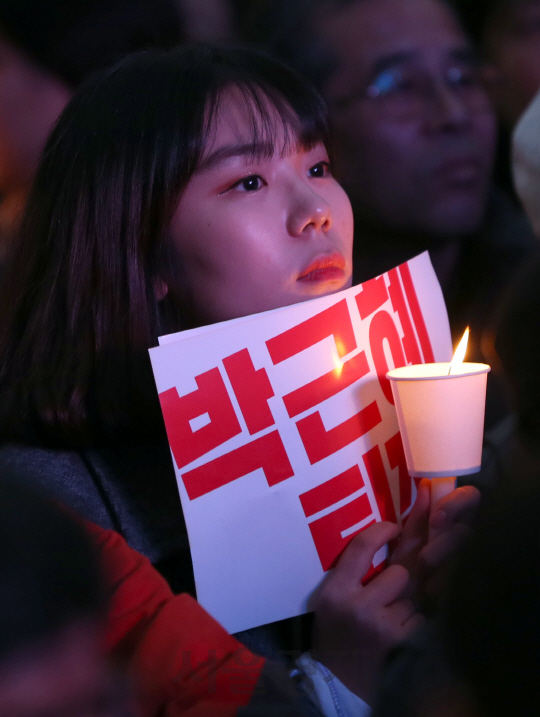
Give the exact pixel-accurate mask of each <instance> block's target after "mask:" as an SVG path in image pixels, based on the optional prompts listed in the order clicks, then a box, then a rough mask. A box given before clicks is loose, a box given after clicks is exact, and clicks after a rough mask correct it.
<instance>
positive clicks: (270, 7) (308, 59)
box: [240, 0, 474, 94]
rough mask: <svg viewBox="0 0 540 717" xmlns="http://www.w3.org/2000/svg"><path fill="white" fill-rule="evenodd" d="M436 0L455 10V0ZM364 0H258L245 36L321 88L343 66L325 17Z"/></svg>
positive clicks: (245, 26) (245, 24) (242, 26)
mask: <svg viewBox="0 0 540 717" xmlns="http://www.w3.org/2000/svg"><path fill="white" fill-rule="evenodd" d="M436 1H440V2H441V3H443V4H444V5H446V6H448V7H450V9H451V10H452V12H453V8H452V0H436ZM473 1H474V0H473ZM361 2H363V0H296V1H295V2H294V3H291V2H290V0H255V1H254V2H252V3H251V7H250V9H249V11H246V13H245V16H244V18H243V20H242V22H241V23H240V31H241V35H242V39H243V40H244V41H245V42H246V43H250V44H253V45H255V46H258V47H263V48H264V49H265V50H266V51H267V52H270V53H271V54H272V55H273V56H274V57H278V58H279V59H280V60H282V61H283V62H286V63H287V64H288V65H290V66H291V67H294V68H295V69H296V70H298V72H300V73H301V74H302V75H303V76H304V77H306V78H307V79H308V80H309V81H310V82H312V83H313V84H314V85H315V87H316V88H317V89H318V90H319V91H320V92H321V91H324V87H325V84H326V82H327V81H328V80H329V78H330V77H331V76H332V75H333V73H334V72H335V71H336V70H337V69H338V67H339V57H338V55H337V53H336V51H335V49H334V48H332V47H330V46H329V45H328V43H327V42H326V39H325V34H324V17H329V16H331V14H332V13H339V12H341V11H342V10H343V9H345V8H347V7H348V6H350V5H357V4H359V3H361ZM454 14H455V13H454ZM323 94H324V92H323Z"/></svg>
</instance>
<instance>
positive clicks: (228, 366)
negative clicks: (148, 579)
mask: <svg viewBox="0 0 540 717" xmlns="http://www.w3.org/2000/svg"><path fill="white" fill-rule="evenodd" d="M451 354H452V346H451V339H450V330H449V325H448V317H447V313H446V308H445V306H444V301H443V298H442V293H441V290H440V287H439V284H438V281H437V279H436V276H435V274H434V272H433V269H432V266H431V263H430V261H429V256H428V254H427V253H426V254H422V255H420V256H419V257H416V258H415V259H412V260H411V261H409V262H407V263H406V264H403V265H401V266H400V267H397V268H396V269H393V270H392V271H390V272H388V273H387V274H384V275H382V276H380V277H377V278H375V279H373V280H371V281H369V282H366V283H365V284H362V285H360V286H356V287H352V288H351V289H346V290H344V291H341V292H339V293H336V294H333V295H330V296H326V297H322V298H319V299H314V300H312V301H308V302H304V303H301V304H295V305H293V306H289V307H284V308H282V309H276V310H274V311H269V312H265V313H262V314H257V315H255V316H249V317H246V318H243V319H236V320H233V321H229V322H223V323H221V324H215V325H212V326H207V327H202V328H200V329H194V330H191V331H186V332H181V333H179V334H175V335H171V336H167V337H162V339H160V346H159V347H156V348H154V349H151V351H150V355H151V360H152V366H153V370H154V375H155V379H156V386H157V390H158V393H159V396H160V401H161V406H162V411H163V416H164V419H165V425H166V428H167V435H168V438H169V443H170V447H171V453H172V456H173V463H174V468H175V472H176V477H177V480H178V487H179V491H180V496H181V500H182V506H183V511H184V515H185V519H186V525H187V529H188V534H189V541H190V547H191V553H192V558H193V567H194V573H195V582H196V588H197V598H198V600H199V602H200V603H201V604H202V605H203V606H204V607H205V608H206V609H207V610H208V611H209V612H210V613H211V614H212V615H213V616H214V617H216V619H218V620H219V621H220V622H221V623H222V624H223V625H224V626H225V627H226V628H227V629H228V630H229V631H230V632H237V631H239V630H243V629H247V628H250V627H254V626H256V625H261V624H264V623H268V622H273V621H275V620H281V619H284V618H287V617H292V616H293V615H298V614H301V613H302V612H305V611H306V610H307V609H308V600H309V596H310V594H311V593H312V591H313V590H314V588H315V587H316V586H317V585H318V584H319V583H320V581H321V579H322V578H323V576H324V574H325V572H326V571H327V570H329V569H331V568H332V566H333V565H334V564H335V562H336V560H337V558H338V557H339V555H340V553H341V552H342V550H343V548H344V547H345V545H346V544H347V542H348V541H349V540H350V539H351V538H352V537H353V536H354V535H355V534H356V533H358V532H359V531H360V530H362V529H363V528H365V527H367V526H368V525H370V524H371V523H372V522H373V521H376V520H392V521H395V520H399V519H400V518H402V517H403V516H406V515H407V513H408V512H409V510H410V508H411V505H412V502H413V501H414V497H415V494H416V488H415V483H414V481H413V480H412V479H411V478H410V477H409V474H408V472H407V467H406V464H405V458H404V455H403V447H402V443H401V437H400V434H399V430H398V425H397V419H396V414H395V409H394V405H393V398H392V392H391V389H390V385H389V382H388V380H387V379H386V373H387V371H388V370H389V369H391V368H394V367H398V366H403V365H405V364H408V363H425V362H432V361H447V360H449V359H450V357H451ZM383 560H384V554H383V553H382V552H381V551H379V554H378V555H377V556H376V558H375V560H374V564H373V566H372V570H376V569H377V567H378V566H379V565H380V564H381V562H382V561H383Z"/></svg>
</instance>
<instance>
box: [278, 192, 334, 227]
mask: <svg viewBox="0 0 540 717" xmlns="http://www.w3.org/2000/svg"><path fill="white" fill-rule="evenodd" d="M290 201H291V205H290V210H289V217H288V222H287V223H288V226H287V229H288V231H289V234H291V236H295V237H301V236H303V235H305V234H306V233H309V232H310V231H323V232H327V231H328V230H329V229H330V227H331V226H332V213H331V210H330V204H329V203H328V202H327V201H326V199H324V197H321V195H320V194H318V193H317V192H315V191H313V190H312V189H311V188H310V187H303V188H302V189H301V190H299V189H297V190H295V191H294V193H293V194H292V195H291V196H290Z"/></svg>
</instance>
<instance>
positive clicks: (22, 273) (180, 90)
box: [0, 47, 328, 446]
mask: <svg viewBox="0 0 540 717" xmlns="http://www.w3.org/2000/svg"><path fill="white" fill-rule="evenodd" d="M231 87H234V88H235V92H236V93H237V96H238V98H239V101H242V102H243V103H244V105H245V107H246V111H247V112H248V113H249V115H248V116H249V117H250V118H251V123H252V128H253V147H254V151H257V149H256V148H257V147H258V146H259V144H260V141H261V140H264V144H265V146H268V151H269V152H271V151H272V149H271V147H270V146H269V141H270V140H272V139H273V134H274V132H275V131H276V127H275V126H273V125H275V121H276V120H275V118H274V119H272V118H269V117H268V114H269V113H268V103H270V105H271V106H273V107H274V108H276V110H277V111H278V115H279V117H281V121H282V122H283V127H284V128H285V130H286V137H288V141H289V142H290V141H294V142H295V143H300V144H301V145H302V146H305V147H306V148H309V147H311V146H313V145H314V144H315V143H316V142H318V141H322V142H324V143H325V144H326V145H327V146H328V127H327V119H326V109H325V106H324V103H323V101H322V100H321V99H320V97H319V96H318V95H317V94H316V93H315V91H314V90H313V89H311V88H310V87H309V86H307V85H306V83H305V81H304V80H303V79H302V78H300V77H299V76H297V75H296V74H295V73H293V72H292V71H291V70H289V69H288V68H286V67H285V66H283V65H281V64H279V63H277V62H276V61H274V60H272V59H270V58H268V57H266V56H265V55H262V54H258V53H256V52H253V51H250V50H241V49H237V50H219V49H212V48H208V47H194V48H184V49H177V50H174V51H171V52H169V53H164V52H150V53H144V54H141V55H139V56H134V57H131V58H128V59H126V60H125V61H123V62H122V63H121V64H120V65H118V66H117V67H116V68H114V69H112V70H110V71H108V72H106V73H104V74H103V75H101V76H100V77H98V78H95V79H93V80H90V81H89V82H88V83H87V84H86V85H85V86H83V87H82V88H81V89H80V91H79V92H78V93H77V94H76V96H75V97H74V99H73V101H72V102H71V103H70V104H69V105H68V107H67V108H66V110H65V111H64V113H63V114H62V116H61V118H60V120H59V122H58V125H57V126H56V128H55V130H54V131H53V133H52V135H51V137H50V139H49V142H48V144H47V146H46V148H45V151H44V155H43V158H42V162H41V165H40V167H39V170H38V173H37V177H36V180H35V184H34V186H33V190H32V192H31V195H30V197H29V200H28V204H27V209H26V212H25V216H24V218H23V224H22V231H21V237H20V241H18V242H17V246H16V248H15V256H14V257H13V262H12V265H11V267H10V270H9V276H8V277H7V280H6V282H5V283H6V286H5V287H3V288H4V291H3V296H2V297H0V307H1V308H0V316H2V317H3V323H2V326H1V327H0V357H1V358H0V437H1V438H2V439H4V440H6V439H11V440H13V439H15V440H23V441H30V442H39V443H43V444H49V445H56V446H58V445H63V446H76V445H85V444H86V445H88V444H90V443H95V442H102V441H116V442H117V441H123V442H126V441H137V442H138V441H140V440H141V439H145V440H151V439H155V438H156V437H157V436H163V435H164V434H163V426H162V421H161V414H160V410H159V402H158V400H157V394H156V391H155V387H154V383H153V379H152V376H151V370H150V362H149V359H148V352H147V350H148V348H149V347H151V346H154V345H156V344H157V337H158V335H159V334H160V333H165V332H166V331H172V330H179V329H181V328H183V327H186V326H188V325H192V324H193V318H192V315H191V313H190V307H189V306H188V305H187V303H186V301H185V300H183V299H182V291H181V289H182V286H181V281H180V282H177V288H178V290H177V291H169V293H168V295H167V297H166V298H165V299H164V300H163V301H161V302H158V301H157V300H156V279H157V278H158V277H163V276H164V272H169V273H171V267H172V272H173V273H174V274H175V278H177V279H178V277H180V279H181V273H182V267H181V265H180V264H179V260H178V259H177V258H176V257H175V256H174V254H173V252H172V251H171V249H170V242H168V241H167V239H168V229H169V225H170V222H171V219H172V216H173V213H174V210H175V208H176V206H177V203H178V201H179V197H180V195H181V193H182V190H183V189H184V188H185V187H186V185H187V183H188V182H189V180H190V178H191V176H192V175H193V173H194V172H195V170H196V168H197V165H198V162H199V160H200V158H201V155H202V153H203V151H204V147H205V141H206V139H207V137H208V134H209V132H210V131H211V130H212V123H213V122H214V120H215V116H216V113H217V112H218V110H219V101H220V97H221V96H222V94H223V91H224V90H225V89H227V88H231ZM266 140H268V142H267V141H266ZM158 304H159V305H158Z"/></svg>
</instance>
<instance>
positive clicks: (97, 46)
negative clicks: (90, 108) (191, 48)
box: [0, 0, 184, 87]
mask: <svg viewBox="0 0 540 717" xmlns="http://www.w3.org/2000/svg"><path fill="white" fill-rule="evenodd" d="M0 34H1V35H2V36H3V37H5V38H6V39H7V40H9V41H11V42H12V43H14V44H15V45H16V46H17V47H19V48H20V49H21V50H23V51H24V52H25V53H26V54H27V55H28V56H29V57H31V58H32V59H33V60H34V62H36V63H37V64H38V65H40V66H41V67H44V68H46V69H47V70H49V71H50V72H51V73H52V74H54V75H56V76H57V77H59V78H61V79H62V80H63V81H64V82H66V83H67V84H68V85H69V86H71V87H76V86H77V85H79V84H80V83H81V82H82V81H83V80H84V79H85V78H86V77H87V76H88V75H90V74H91V73H92V72H96V71H97V70H101V69H103V68H105V67H108V66H110V65H112V64H113V63H115V62H118V60H120V59H121V58H122V57H124V56H125V55H127V54H129V53H132V52H137V51H139V50H147V49H150V48H153V47H161V48H170V47H174V46H175V45H177V44H178V43H180V42H181V41H182V40H183V39H184V38H183V32H182V28H181V21H180V17H179V13H178V8H177V4H176V2H175V0H0Z"/></svg>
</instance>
